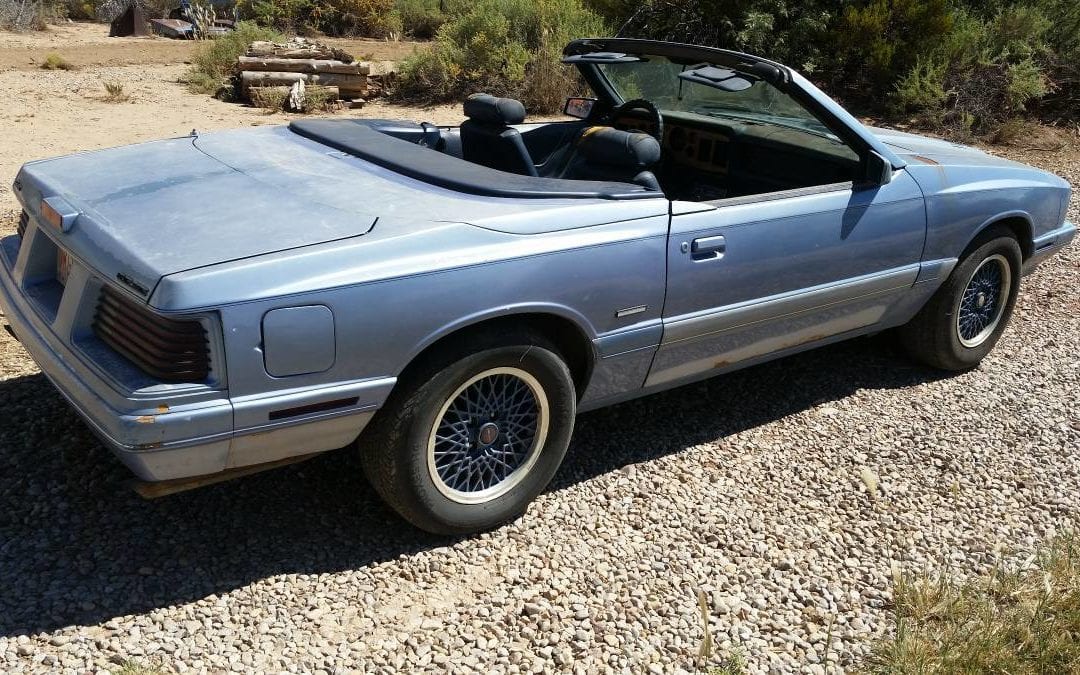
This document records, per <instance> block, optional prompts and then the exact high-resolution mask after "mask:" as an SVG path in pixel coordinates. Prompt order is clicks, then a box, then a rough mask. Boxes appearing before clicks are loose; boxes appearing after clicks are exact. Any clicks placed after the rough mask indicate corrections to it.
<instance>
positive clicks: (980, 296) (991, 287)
mask: <svg viewBox="0 0 1080 675" xmlns="http://www.w3.org/2000/svg"><path fill="white" fill-rule="evenodd" d="M1011 290H1012V268H1011V267H1010V266H1009V261H1008V260H1006V259H1005V256H1003V255H1000V254H995V255H992V256H990V257H988V258H986V259H985V260H983V261H982V263H980V264H979V266H978V267H976V268H975V272H974V273H972V275H971V278H970V279H968V283H967V286H966V287H965V288H964V292H963V293H962V294H961V296H960V301H959V303H958V304H957V307H956V336H957V338H958V339H959V340H960V344H962V345H963V346H965V347H967V348H969V349H972V348H975V347H978V346H979V345H981V344H982V343H984V342H986V340H987V339H988V338H989V337H990V336H991V335H993V333H994V330H995V329H996V328H997V326H998V323H1000V322H1001V317H1002V315H1003V314H1004V313H1005V307H1006V305H1007V304H1008V299H1009V293H1010V291H1011Z"/></svg>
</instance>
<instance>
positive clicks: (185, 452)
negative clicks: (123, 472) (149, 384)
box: [0, 251, 395, 481]
mask: <svg viewBox="0 0 1080 675" xmlns="http://www.w3.org/2000/svg"><path fill="white" fill-rule="evenodd" d="M0 309H2V310H3V312H4V317H5V319H6V323H7V324H8V325H9V326H10V332H12V333H13V334H14V335H15V337H16V338H17V339H18V340H19V342H20V343H22V345H23V347H24V348H25V349H26V351H27V352H28V353H29V354H30V356H31V358H33V359H34V361H35V362H36V363H37V364H38V366H39V367H40V368H41V371H42V373H43V374H44V375H45V376H46V377H47V378H48V379H49V380H50V381H51V382H52V383H53V385H54V386H55V387H56V388H57V389H58V390H59V391H60V393H61V394H62V395H63V396H64V398H65V399H67V401H68V402H69V403H70V404H71V406H72V407H73V408H74V409H75V410H76V411H77V412H78V413H79V414H80V415H81V416H82V417H83V419H85V420H86V422H87V424H88V425H89V426H90V428H91V429H92V430H93V431H94V433H95V434H96V435H97V436H98V437H100V438H101V440H102V441H103V442H104V443H105V445H106V446H108V447H109V448H110V449H111V450H112V451H113V453H114V454H115V455H116V456H117V457H119V458H120V460H121V461H123V462H124V464H125V465H127V466H128V467H129V468H130V469H131V470H132V471H133V472H134V473H135V474H136V475H137V476H138V477H139V478H141V479H143V480H147V481H162V480H173V479H177V478H188V477H193V476H203V475H209V474H214V473H219V472H221V471H225V470H227V469H233V468H238V467H241V466H250V465H255V464H263V463H267V462H274V461H277V460H281V459H284V458H287V457H294V456H298V455H305V454H311V453H315V452H321V451H325V450H332V449H335V448H339V447H342V446H345V445H348V444H349V443H350V442H352V441H353V440H355V439H356V437H357V436H358V435H359V433H360V431H361V430H362V429H363V428H364V426H366V424H367V422H368V421H369V420H370V418H371V416H372V415H373V414H374V411H375V409H376V408H377V407H378V406H377V404H376V402H379V403H381V401H382V400H384V399H385V396H386V394H387V393H388V392H389V390H390V389H391V388H392V387H393V385H394V382H395V380H394V378H380V379H375V380H366V381H356V382H348V383H336V384H334V385H328V386H322V387H313V388H308V389H303V390H288V391H282V392H269V393H267V394H262V395H254V396H247V397H243V398H242V399H240V400H239V401H234V400H232V399H231V398H230V397H229V395H228V392H227V391H224V390H222V391H213V392H210V393H209V395H208V394H207V393H206V392H203V393H202V394H201V395H200V396H198V397H194V398H195V400H192V399H193V397H192V396H190V395H188V396H185V395H183V394H181V395H173V396H168V395H165V396H162V395H149V396H148V395H146V394H144V393H141V392H130V393H125V392H120V391H118V390H117V389H116V387H115V386H114V385H113V384H111V383H110V382H108V381H106V380H105V379H104V378H103V377H102V376H101V375H100V374H98V372H96V369H95V368H94V367H93V366H92V365H91V364H89V363H88V362H87V361H86V358H85V356H84V355H82V354H81V353H79V352H77V350H76V349H74V348H72V347H71V346H69V345H68V344H66V343H65V341H64V340H62V339H61V338H60V337H59V336H58V335H57V334H56V333H55V332H54V331H53V330H52V328H51V327H50V325H48V324H47V323H46V321H45V320H44V319H43V318H42V317H41V316H40V315H39V314H38V313H37V312H36V311H34V309H33V307H31V305H30V303H29V301H28V300H27V298H26V297H25V296H24V295H23V294H22V293H21V292H20V291H19V286H18V284H17V283H16V281H15V274H14V271H13V269H12V265H11V260H10V259H9V258H8V257H7V256H5V255H4V254H3V251H0ZM344 398H349V399H353V400H355V401H356V403H357V404H356V405H353V406H350V407H349V408H347V409H341V410H333V411H329V412H327V411H325V410H321V411H316V412H305V411H304V409H305V407H307V406H310V407H315V408H318V407H319V405H320V404H321V403H325V402H326V401H328V400H340V399H344ZM367 402H371V403H370V404H368V403H367ZM236 405H242V406H244V407H246V408H249V409H255V410H258V411H263V410H265V411H267V414H266V416H265V417H266V423H265V424H260V425H258V426H255V427H251V428H246V429H242V430H236V429H234V420H233V413H234V406H236ZM290 410H294V411H298V412H297V414H296V415H295V416H286V417H285V418H284V419H276V420H275V419H274V417H272V416H270V414H269V413H270V412H272V411H273V412H276V413H280V412H282V411H286V412H287V411H290ZM260 416H261V415H260Z"/></svg>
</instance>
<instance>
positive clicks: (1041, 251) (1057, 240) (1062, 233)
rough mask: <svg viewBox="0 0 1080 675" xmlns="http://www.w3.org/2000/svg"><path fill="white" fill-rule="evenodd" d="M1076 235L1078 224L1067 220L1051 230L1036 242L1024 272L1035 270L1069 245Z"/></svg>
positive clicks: (1025, 262)
mask: <svg viewBox="0 0 1080 675" xmlns="http://www.w3.org/2000/svg"><path fill="white" fill-rule="evenodd" d="M1075 237H1076V225H1073V224H1072V223H1070V222H1067V221H1066V222H1065V223H1063V224H1062V226H1061V227H1059V228H1058V229H1056V230H1051V231H1050V232H1047V233H1046V234H1044V235H1043V236H1041V237H1039V238H1037V239H1036V240H1035V242H1034V244H1035V246H1034V250H1033V252H1032V254H1031V255H1030V256H1028V259H1027V260H1025V261H1024V270H1023V271H1024V274H1030V273H1031V272H1033V271H1035V268H1036V267H1038V266H1039V265H1040V264H1041V263H1042V262H1043V261H1044V260H1046V259H1047V258H1049V257H1050V256H1052V255H1054V254H1056V253H1058V252H1059V251H1061V250H1062V249H1063V248H1065V247H1066V246H1068V245H1069V244H1070V243H1071V242H1072V240H1073V238H1075Z"/></svg>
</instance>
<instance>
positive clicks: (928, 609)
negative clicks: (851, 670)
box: [868, 536, 1080, 675]
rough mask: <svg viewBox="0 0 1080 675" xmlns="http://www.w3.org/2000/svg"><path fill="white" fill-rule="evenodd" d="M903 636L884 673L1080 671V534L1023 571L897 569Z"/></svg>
mask: <svg viewBox="0 0 1080 675" xmlns="http://www.w3.org/2000/svg"><path fill="white" fill-rule="evenodd" d="M895 604H896V634H895V637H893V638H892V639H891V640H889V641H887V642H883V643H880V644H879V645H877V647H876V649H875V652H874V654H873V656H872V658H871V659H870V662H869V664H868V666H869V670H870V671H871V672H877V673H963V674H967V673H971V674H975V673H1010V674H1012V675H1026V674H1028V673H1031V674H1035V673H1080V538H1078V537H1076V536H1067V537H1060V538H1058V539H1057V540H1055V541H1054V542H1052V544H1050V545H1049V547H1048V548H1047V549H1046V550H1045V551H1044V552H1042V553H1041V554H1039V555H1038V556H1033V557H1032V558H1031V559H1029V560H1028V561H1027V562H1026V563H1025V564H1023V565H1021V566H1020V567H1019V568H1018V569H1014V570H1006V569H1002V568H995V569H994V570H992V571H991V573H990V574H988V575H987V576H985V577H983V578H980V579H976V580H973V581H969V582H965V583H956V582H954V581H953V580H952V578H951V577H950V575H949V574H948V573H947V572H946V573H943V574H941V575H939V576H937V577H924V578H916V579H909V578H906V577H904V576H903V575H902V574H897V580H896V590H895Z"/></svg>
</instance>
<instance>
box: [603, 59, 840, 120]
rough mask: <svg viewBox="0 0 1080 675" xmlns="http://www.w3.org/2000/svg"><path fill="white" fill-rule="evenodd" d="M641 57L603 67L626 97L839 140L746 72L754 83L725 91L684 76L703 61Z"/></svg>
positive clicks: (795, 104)
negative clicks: (681, 62)
mask: <svg viewBox="0 0 1080 675" xmlns="http://www.w3.org/2000/svg"><path fill="white" fill-rule="evenodd" d="M642 58H643V60H641V61H634V62H629V63H602V64H599V66H598V67H599V69H600V72H601V73H602V74H603V75H604V77H605V78H606V79H607V81H608V82H609V83H610V84H611V86H612V87H613V88H614V89H615V92H616V93H617V94H618V95H619V96H620V97H621V98H622V100H624V101H629V100H631V99H635V98H644V99H648V100H649V101H652V102H653V103H654V104H656V106H657V107H658V108H660V110H662V111H665V110H667V111H678V112H688V113H694V114H698V115H704V116H708V117H720V118H729V119H737V120H740V121H742V122H746V123H750V124H754V123H758V124H775V125H779V126H784V127H790V128H793V129H799V130H801V131H805V132H807V133H811V134H814V135H817V136H822V137H826V138H830V139H834V140H835V139H836V136H834V135H833V133H832V132H831V131H829V129H828V128H827V127H826V126H825V125H824V124H822V123H821V122H820V121H819V120H818V119H817V118H816V117H814V116H813V115H812V114H810V112H809V111H808V110H806V108H804V107H803V106H802V105H800V104H799V103H798V102H797V101H795V99H793V98H791V97H790V96H788V95H787V94H785V93H784V92H782V91H780V90H779V89H777V88H776V87H774V86H773V85H771V84H769V83H768V82H765V81H764V80H761V79H758V78H756V77H754V76H751V75H747V76H745V77H746V79H747V80H748V81H749V82H750V83H751V84H750V86H749V87H746V88H745V89H742V90H740V91H726V90H723V89H719V88H717V87H713V86H709V85H706V84H700V83H698V82H691V81H689V80H686V79H683V78H680V77H679V74H680V73H683V72H684V71H688V70H692V69H695V68H697V67H700V66H701V65H702V64H680V63H676V62H674V61H671V60H669V59H667V58H665V57H663V56H654V55H643V56H642Z"/></svg>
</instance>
